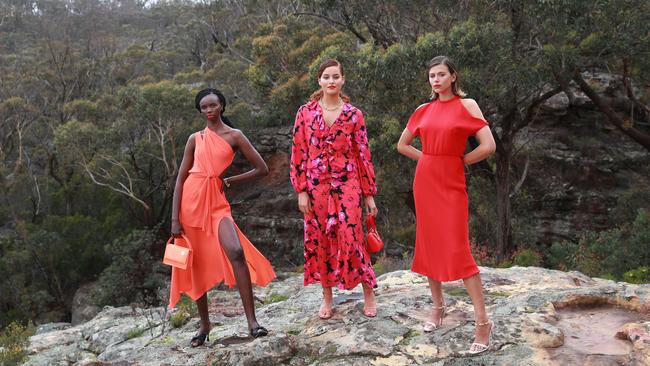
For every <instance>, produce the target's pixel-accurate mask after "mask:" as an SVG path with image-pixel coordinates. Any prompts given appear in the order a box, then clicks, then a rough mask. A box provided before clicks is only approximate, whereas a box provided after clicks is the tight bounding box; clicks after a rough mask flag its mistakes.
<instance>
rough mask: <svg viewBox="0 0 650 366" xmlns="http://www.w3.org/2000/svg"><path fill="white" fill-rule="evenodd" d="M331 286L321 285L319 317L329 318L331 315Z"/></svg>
mask: <svg viewBox="0 0 650 366" xmlns="http://www.w3.org/2000/svg"><path fill="white" fill-rule="evenodd" d="M332 302H333V301H332V288H331V287H325V286H323V302H322V303H321V304H320V310H318V316H319V317H320V318H321V319H329V318H331V317H332V306H333V305H332Z"/></svg>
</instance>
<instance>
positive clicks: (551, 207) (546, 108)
mask: <svg viewBox="0 0 650 366" xmlns="http://www.w3.org/2000/svg"><path fill="white" fill-rule="evenodd" d="M583 77H584V78H585V79H586V80H588V82H589V84H590V85H591V86H592V87H593V88H594V89H595V90H597V91H598V92H599V94H600V95H601V96H602V97H603V98H605V99H607V100H610V101H612V104H613V105H614V107H615V109H618V110H619V112H621V113H623V114H627V113H629V108H624V105H621V103H619V102H617V101H620V100H626V99H627V98H626V96H625V95H624V93H625V89H624V88H623V87H622V80H621V78H620V76H617V75H612V74H607V73H597V74H590V73H584V74H583ZM569 93H570V94H571V97H569V95H567V94H566V93H564V92H562V93H560V94H557V95H556V96H554V97H552V98H550V99H549V100H547V101H546V102H545V103H544V104H543V105H542V108H541V110H540V113H539V115H538V116H537V119H536V120H535V122H534V123H533V124H531V125H530V126H528V127H527V128H525V129H524V130H522V131H521V132H520V133H519V135H518V139H517V143H518V144H519V145H520V150H521V153H520V154H519V156H518V162H517V165H519V168H518V170H519V171H523V170H524V169H523V168H522V167H523V165H524V164H525V160H526V159H528V158H529V159H530V166H529V169H528V172H529V173H528V175H527V178H526V181H525V184H524V188H525V189H526V190H527V191H528V193H530V196H531V200H532V202H530V210H529V212H530V214H532V217H533V221H534V226H535V227H536V228H535V232H537V233H539V237H538V238H537V240H538V241H539V242H542V243H546V244H549V243H551V242H553V241H557V240H563V239H576V236H577V235H579V234H580V232H581V231H583V230H594V231H600V230H603V229H609V228H611V227H612V226H615V225H616V224H617V223H614V222H612V220H611V217H610V213H611V210H612V209H613V208H614V207H615V206H616V202H617V198H618V196H620V194H621V192H623V191H625V190H627V189H630V188H632V187H645V186H648V185H649V184H650V164H648V162H650V152H648V151H647V150H646V149H644V148H643V147H642V146H641V145H639V144H637V143H636V142H634V141H632V139H630V138H629V137H627V136H625V135H624V134H623V133H621V132H620V131H619V130H617V129H616V128H615V127H614V126H613V125H612V124H611V123H609V122H608V121H607V118H606V117H605V115H604V114H603V113H601V112H600V111H599V110H597V108H596V106H595V105H594V104H593V102H592V101H591V100H590V99H589V98H588V97H587V95H585V94H584V93H583V92H582V91H580V90H579V89H578V88H577V87H575V86H573V85H571V86H570V88H569ZM540 172H543V173H540Z"/></svg>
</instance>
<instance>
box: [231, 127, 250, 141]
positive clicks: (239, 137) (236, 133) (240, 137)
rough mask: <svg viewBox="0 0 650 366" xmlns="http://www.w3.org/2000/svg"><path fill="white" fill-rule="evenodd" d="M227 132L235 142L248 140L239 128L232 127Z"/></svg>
mask: <svg viewBox="0 0 650 366" xmlns="http://www.w3.org/2000/svg"><path fill="white" fill-rule="evenodd" d="M228 134H229V135H230V136H232V139H233V140H234V141H236V142H237V143H240V142H245V141H248V139H247V138H246V135H244V133H243V132H242V130H240V129H237V128H232V129H231V130H230V131H229V132H228Z"/></svg>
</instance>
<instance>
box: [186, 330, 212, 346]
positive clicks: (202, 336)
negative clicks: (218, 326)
mask: <svg viewBox="0 0 650 366" xmlns="http://www.w3.org/2000/svg"><path fill="white" fill-rule="evenodd" d="M206 340H207V341H208V342H209V341H210V334H209V333H199V334H197V335H195V336H194V337H192V340H190V346H192V347H198V346H202V345H203V344H204V343H205V341H206ZM195 342H196V343H195Z"/></svg>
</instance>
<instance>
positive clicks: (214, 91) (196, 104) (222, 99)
mask: <svg viewBox="0 0 650 366" xmlns="http://www.w3.org/2000/svg"><path fill="white" fill-rule="evenodd" d="M210 94H214V95H216V96H217V98H219V103H220V104H221V120H222V121H223V123H225V124H226V125H227V126H230V127H232V128H235V126H234V125H233V124H232V122H230V120H229V119H228V117H226V116H224V115H223V113H224V112H225V111H226V97H225V96H224V95H223V93H222V92H220V91H219V90H217V89H213V88H206V89H203V90H201V91H200V92H198V93H196V97H195V98H194V107H196V110H197V111H199V112H201V100H202V99H203V98H205V97H206V96H208V95H210Z"/></svg>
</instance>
